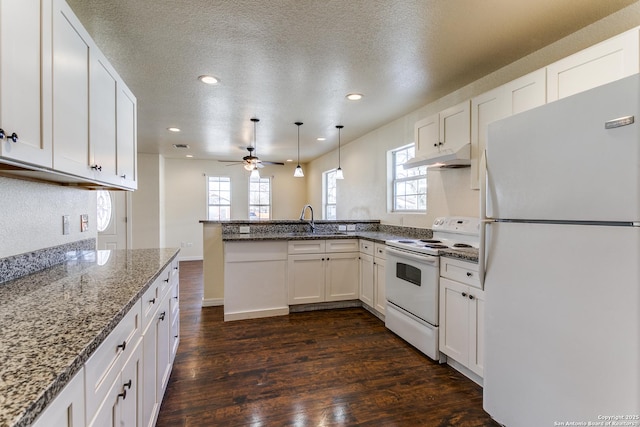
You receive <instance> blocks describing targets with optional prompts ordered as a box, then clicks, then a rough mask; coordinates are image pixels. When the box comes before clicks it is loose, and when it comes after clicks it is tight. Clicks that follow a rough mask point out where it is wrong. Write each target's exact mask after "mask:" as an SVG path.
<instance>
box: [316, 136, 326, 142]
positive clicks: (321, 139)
mask: <svg viewBox="0 0 640 427" xmlns="http://www.w3.org/2000/svg"><path fill="white" fill-rule="evenodd" d="M326 140H327V138H325V137H324V136H319V137H317V138H316V141H326Z"/></svg>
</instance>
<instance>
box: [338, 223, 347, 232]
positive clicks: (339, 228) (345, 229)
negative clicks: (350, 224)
mask: <svg viewBox="0 0 640 427" xmlns="http://www.w3.org/2000/svg"><path fill="white" fill-rule="evenodd" d="M338 231H347V226H346V225H344V224H341V225H338Z"/></svg>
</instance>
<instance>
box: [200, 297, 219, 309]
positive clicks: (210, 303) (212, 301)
mask: <svg viewBox="0 0 640 427" xmlns="http://www.w3.org/2000/svg"><path fill="white" fill-rule="evenodd" d="M221 305H224V298H202V306H203V307H218V306H221Z"/></svg>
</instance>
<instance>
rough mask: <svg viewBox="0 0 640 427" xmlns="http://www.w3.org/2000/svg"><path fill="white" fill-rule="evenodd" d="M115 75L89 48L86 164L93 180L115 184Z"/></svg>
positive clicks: (98, 55) (99, 53)
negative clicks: (87, 155)
mask: <svg viewBox="0 0 640 427" xmlns="http://www.w3.org/2000/svg"><path fill="white" fill-rule="evenodd" d="M117 81H118V75H117V74H116V72H115V70H114V69H113V67H111V65H110V64H109V62H108V61H107V59H106V58H105V57H104V56H103V55H102V53H101V52H100V51H99V50H98V49H96V48H95V47H94V48H92V49H91V79H90V82H91V83H90V84H91V86H90V92H91V104H90V107H91V111H90V113H91V120H90V134H89V138H90V149H91V151H90V164H91V165H95V166H96V169H95V170H94V171H93V172H94V178H95V179H96V180H97V181H102V182H108V183H114V184H115V183H117V181H116V86H117Z"/></svg>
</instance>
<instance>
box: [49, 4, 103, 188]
mask: <svg viewBox="0 0 640 427" xmlns="http://www.w3.org/2000/svg"><path fill="white" fill-rule="evenodd" d="M91 44H92V42H91V38H90V37H89V34H87V32H86V31H85V29H84V28H83V27H82V25H81V24H80V21H78V19H77V18H76V16H75V15H74V14H73V12H72V11H71V9H70V8H69V6H68V5H67V4H66V3H65V2H64V1H63V0H54V2H53V145H54V150H53V167H54V169H56V170H58V171H61V172H65V173H69V174H72V175H76V176H80V177H83V178H89V179H92V178H93V171H92V169H91V164H90V158H89V156H90V152H89V50H90V48H91ZM94 166H95V165H94Z"/></svg>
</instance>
